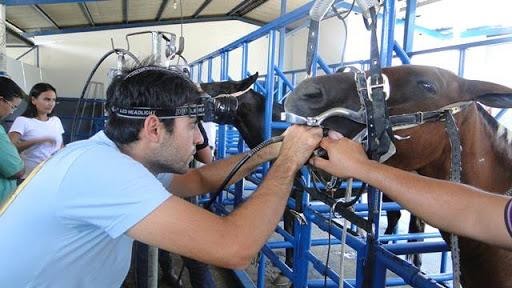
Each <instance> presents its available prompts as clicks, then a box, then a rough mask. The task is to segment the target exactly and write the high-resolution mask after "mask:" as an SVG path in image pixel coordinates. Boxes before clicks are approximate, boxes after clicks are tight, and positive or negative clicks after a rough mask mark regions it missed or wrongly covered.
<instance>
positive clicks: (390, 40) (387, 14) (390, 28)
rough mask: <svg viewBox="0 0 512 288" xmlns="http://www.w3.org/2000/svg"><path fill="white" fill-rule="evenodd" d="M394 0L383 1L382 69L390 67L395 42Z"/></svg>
mask: <svg viewBox="0 0 512 288" xmlns="http://www.w3.org/2000/svg"><path fill="white" fill-rule="evenodd" d="M395 15H396V12H395V0H386V1H384V17H383V18H382V34H381V44H380V46H381V51H380V53H381V54H380V62H381V66H382V67H388V66H391V59H392V58H393V45H394V42H395V32H394V31H395V18H396V17H395Z"/></svg>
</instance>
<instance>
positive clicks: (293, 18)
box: [191, 1, 361, 65]
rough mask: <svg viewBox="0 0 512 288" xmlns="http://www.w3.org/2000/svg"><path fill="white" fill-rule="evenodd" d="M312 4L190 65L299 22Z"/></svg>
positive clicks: (345, 5)
mask: <svg viewBox="0 0 512 288" xmlns="http://www.w3.org/2000/svg"><path fill="white" fill-rule="evenodd" d="M313 2H314V1H310V2H308V3H306V4H304V5H303V6H301V7H299V8H297V9H295V10H293V11H291V12H289V13H287V14H285V15H283V16H281V17H279V18H277V19H275V20H274V21H272V22H270V23H268V24H266V25H264V26H263V27H261V28H259V29H258V30H256V31H254V32H252V33H249V34H248V35H247V36H245V37H242V38H240V39H238V40H236V41H234V42H232V43H230V44H228V45H226V46H224V47H223V48H221V49H219V50H217V51H215V52H212V53H210V54H208V55H206V56H204V57H202V58H199V59H197V60H195V61H194V62H192V63H191V65H194V64H195V63H197V62H201V61H203V60H205V59H208V58H212V57H216V56H218V55H220V53H223V52H225V51H230V50H234V49H236V48H238V47H239V46H240V45H242V43H243V42H251V41H254V40H256V39H258V38H260V37H262V36H264V35H266V34H267V33H269V32H270V31H272V30H275V29H279V28H281V27H283V26H286V25H287V24H290V23H293V22H295V21H297V20H300V19H302V18H304V17H306V16H307V15H308V14H309V10H310V9H311V7H312V6H313V4H314V3H313ZM336 5H337V6H339V7H344V8H350V6H351V4H350V3H347V2H339V3H337V4H336ZM354 11H356V12H361V10H360V9H359V8H358V7H354Z"/></svg>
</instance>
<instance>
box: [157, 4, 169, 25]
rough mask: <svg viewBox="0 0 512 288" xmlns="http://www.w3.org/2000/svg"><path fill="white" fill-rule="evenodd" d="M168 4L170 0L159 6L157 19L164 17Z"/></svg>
mask: <svg viewBox="0 0 512 288" xmlns="http://www.w3.org/2000/svg"><path fill="white" fill-rule="evenodd" d="M167 4H169V0H163V1H162V4H160V8H158V12H157V13H156V17H155V21H160V20H161V19H162V14H163V13H164V10H165V8H166V7H167Z"/></svg>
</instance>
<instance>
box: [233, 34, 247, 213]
mask: <svg viewBox="0 0 512 288" xmlns="http://www.w3.org/2000/svg"><path fill="white" fill-rule="evenodd" d="M248 55H249V46H248V45H247V43H244V44H243V45H242V69H241V70H242V71H241V78H242V79H244V78H245V75H247V62H248V59H249V57H248ZM238 151H239V152H243V151H244V140H243V139H242V137H240V138H239V139H238ZM243 193H244V179H243V178H242V180H240V181H238V182H237V183H236V184H235V203H234V205H235V207H236V206H238V205H240V204H241V203H242V198H243Z"/></svg>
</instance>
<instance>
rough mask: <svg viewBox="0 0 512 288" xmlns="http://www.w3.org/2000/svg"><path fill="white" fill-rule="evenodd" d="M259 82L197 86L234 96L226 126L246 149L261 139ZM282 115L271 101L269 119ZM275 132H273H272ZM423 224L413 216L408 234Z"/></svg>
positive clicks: (288, 226) (287, 221)
mask: <svg viewBox="0 0 512 288" xmlns="http://www.w3.org/2000/svg"><path fill="white" fill-rule="evenodd" d="M257 79H258V73H255V74H253V75H251V76H249V77H247V78H245V79H242V80H239V81H233V80H228V81H221V82H208V83H200V87H201V89H202V90H203V92H205V93H206V94H208V95H210V96H211V97H217V96H220V95H237V96H236V97H237V99H238V109H237V111H236V113H235V115H234V117H232V118H231V119H230V121H229V122H228V123H227V124H230V125H233V126H234V127H235V128H237V130H238V131H239V133H240V135H241V137H242V138H243V139H244V141H245V143H247V146H249V148H251V149H252V148H254V147H256V146H257V145H258V144H260V143H261V142H263V140H264V135H263V125H264V121H263V117H264V113H265V96H263V95H262V94H260V93H258V92H257V91H255V90H253V89H251V87H252V85H253V84H254V83H255V82H256V80H257ZM282 112H284V106H283V104H281V103H278V102H274V104H273V109H272V120H273V121H279V120H281V113H282ZM275 132H276V131H273V133H275ZM399 218H400V211H389V212H388V213H387V221H388V226H387V228H386V231H385V234H391V233H392V232H393V231H394V230H395V228H396V227H397V225H398V220H399ZM283 221H284V227H285V230H286V231H287V232H289V233H293V231H292V228H293V216H292V215H291V214H290V213H289V212H288V210H287V211H285V214H284V218H283ZM423 228H424V223H423V222H421V221H419V220H418V219H416V218H414V217H412V218H411V221H410V223H409V232H411V233H413V232H420V231H423ZM286 255H287V256H286V263H287V264H288V266H290V267H291V265H292V260H291V259H292V255H293V253H292V251H291V250H290V249H287V251H286ZM413 262H414V264H415V265H417V266H420V265H421V260H420V258H419V257H414V258H413Z"/></svg>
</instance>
